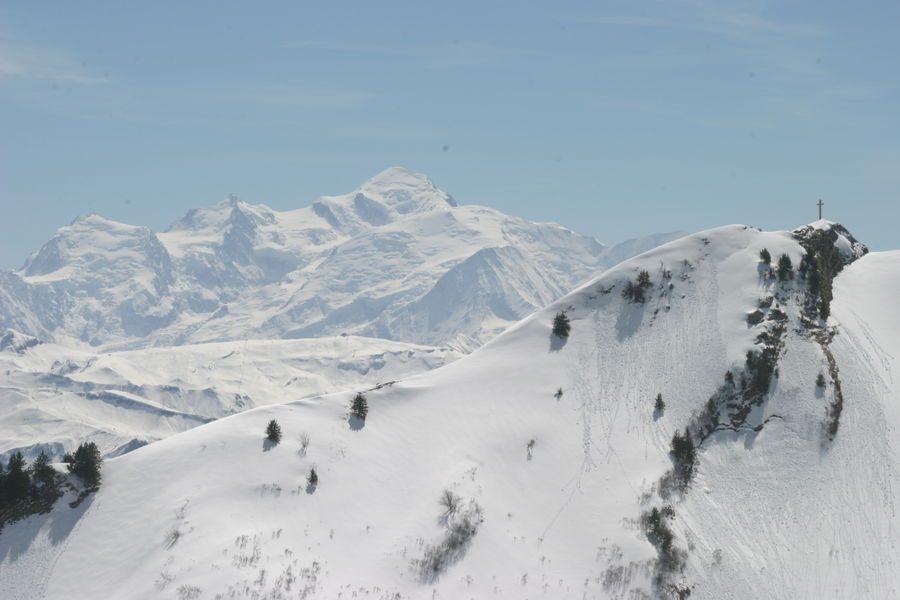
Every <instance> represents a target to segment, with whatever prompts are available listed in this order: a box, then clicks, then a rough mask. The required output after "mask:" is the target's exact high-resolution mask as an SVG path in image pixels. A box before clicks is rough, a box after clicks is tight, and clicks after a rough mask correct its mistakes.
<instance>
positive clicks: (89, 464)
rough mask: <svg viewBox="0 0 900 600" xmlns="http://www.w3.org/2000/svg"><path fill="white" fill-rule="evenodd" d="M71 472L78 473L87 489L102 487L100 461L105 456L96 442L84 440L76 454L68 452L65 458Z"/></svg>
mask: <svg viewBox="0 0 900 600" xmlns="http://www.w3.org/2000/svg"><path fill="white" fill-rule="evenodd" d="M63 460H64V461H65V463H66V466H67V468H68V469H69V473H72V474H73V475H77V476H78V478H79V479H81V481H82V482H83V483H84V486H85V489H87V490H94V489H97V488H98V487H100V479H101V477H100V463H102V462H103V458H102V457H101V456H100V450H99V449H98V448H97V444H95V443H94V442H84V443H82V444H81V445H79V446H78V448H77V449H76V450H75V453H74V454H66V456H65V458H64V459H63Z"/></svg>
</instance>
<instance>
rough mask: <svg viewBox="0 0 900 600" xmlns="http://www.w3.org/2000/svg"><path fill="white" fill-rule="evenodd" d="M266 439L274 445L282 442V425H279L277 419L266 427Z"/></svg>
mask: <svg viewBox="0 0 900 600" xmlns="http://www.w3.org/2000/svg"><path fill="white" fill-rule="evenodd" d="M266 439H267V440H269V441H270V442H272V443H273V444H277V443H278V442H280V441H281V425H279V424H278V421H276V420H275V419H272V420H271V421H269V424H268V425H266Z"/></svg>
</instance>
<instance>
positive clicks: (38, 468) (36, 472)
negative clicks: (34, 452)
mask: <svg viewBox="0 0 900 600" xmlns="http://www.w3.org/2000/svg"><path fill="white" fill-rule="evenodd" d="M31 473H32V477H33V479H34V483H35V484H40V485H41V486H42V487H43V486H48V485H53V482H54V481H55V480H56V469H54V468H53V466H52V465H51V464H50V457H48V456H47V455H46V454H45V453H44V452H43V451H42V452H41V453H40V454H39V455H38V457H37V458H36V459H35V460H34V462H33V463H32V465H31Z"/></svg>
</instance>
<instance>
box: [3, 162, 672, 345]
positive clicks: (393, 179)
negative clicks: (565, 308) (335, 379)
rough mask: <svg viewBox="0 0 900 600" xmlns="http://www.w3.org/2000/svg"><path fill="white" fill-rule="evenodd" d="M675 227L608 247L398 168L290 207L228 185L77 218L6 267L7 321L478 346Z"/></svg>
mask: <svg viewBox="0 0 900 600" xmlns="http://www.w3.org/2000/svg"><path fill="white" fill-rule="evenodd" d="M674 237H675V235H674V234H663V235H656V236H649V237H647V238H640V239H638V240H631V241H629V242H625V243H623V244H620V245H618V246H614V247H606V246H603V245H602V244H600V243H598V242H597V241H596V240H594V239H593V238H590V237H585V236H580V235H577V234H575V233H573V232H572V231H570V230H568V229H565V228H563V227H560V226H559V225H555V224H550V223H531V222H528V221H525V220H523V219H519V218H516V217H510V216H507V215H504V214H502V213H500V212H498V211H496V210H493V209H490V208H485V207H481V206H474V205H469V206H459V205H457V203H456V201H455V200H454V199H453V198H451V197H450V196H449V195H448V194H446V193H444V192H443V191H441V190H439V189H437V188H436V187H435V186H434V184H433V183H432V182H431V181H430V180H429V179H428V178H427V177H425V176H424V175H421V174H419V173H414V172H412V171H409V170H407V169H403V168H399V167H397V168H391V169H388V170H386V171H384V172H382V173H380V174H378V175H376V176H375V177H373V178H372V179H370V180H368V181H366V182H365V183H363V184H362V185H361V186H360V187H359V188H357V189H356V190H354V191H353V192H351V193H349V194H346V195H344V196H328V197H323V198H320V199H319V200H317V201H316V202H314V203H313V204H312V205H311V206H308V207H305V208H300V209H296V210H291V211H286V212H279V211H275V210H272V209H270V208H268V207H266V206H263V205H253V204H247V203H245V202H243V201H240V200H237V199H236V198H230V199H228V200H225V201H223V202H221V203H219V204H217V205H215V206H212V207H209V208H201V209H195V210H191V211H190V212H188V213H187V215H185V216H184V217H183V218H182V219H180V220H179V221H178V222H176V223H175V224H174V225H172V226H171V227H170V228H169V229H168V230H167V231H165V232H163V233H154V232H153V231H151V230H150V229H148V228H146V227H135V226H132V225H125V224H122V223H116V222H113V221H110V220H108V219H105V218H103V217H101V216H99V215H87V216H82V217H79V218H78V219H76V220H75V221H74V222H73V223H71V224H70V225H67V226H65V227H62V228H60V229H59V231H58V232H57V234H56V236H55V237H54V238H53V239H52V240H50V241H49V242H47V243H46V244H45V245H44V246H43V247H42V248H41V249H40V250H38V251H37V252H36V253H34V254H33V255H32V256H31V257H30V258H29V259H28V261H27V262H26V263H25V265H24V266H23V267H22V269H21V270H19V271H18V272H16V273H12V272H8V271H4V272H0V328H10V329H14V330H17V331H21V332H24V333H27V334H29V335H33V336H35V337H37V338H40V339H42V340H45V341H55V342H57V343H59V344H63V345H68V346H74V347H81V348H83V349H84V348H88V349H93V350H117V349H134V348H141V347H148V346H170V345H182V344H187V343H198V342H212V341H230V340H239V339H247V338H250V339H279V338H301V337H302V338H307V337H321V336H330V335H340V334H344V333H350V334H358V335H364V336H367V337H381V338H386V339H391V340H395V341H404V342H410V343H416V344H425V345H438V346H444V345H448V344H449V345H453V346H454V347H457V348H459V349H461V350H463V351H469V350H472V349H474V348H476V347H478V346H479V345H480V344H482V343H484V342H485V341H487V340H488V339H490V338H491V337H493V336H494V335H496V334H497V333H499V332H500V331H502V330H503V329H505V328H506V327H508V326H509V325H510V324H512V323H514V322H515V321H517V320H518V319H520V318H522V317H524V316H526V315H527V314H529V313H530V312H532V311H534V310H535V309H537V308H539V307H541V306H544V305H546V304H547V303H549V302H551V301H553V300H555V299H557V298H559V297H560V296H561V295H562V294H563V293H565V292H566V291H567V290H569V289H571V288H572V287H574V286H575V285H578V284H580V283H582V282H583V281H585V280H587V279H588V278H590V277H592V276H594V275H595V274H596V273H597V272H600V271H602V270H603V269H604V268H606V267H608V266H611V265H612V264H615V263H616V262H619V261H620V260H623V259H624V258H628V257H629V256H633V255H635V254H638V253H640V252H643V251H644V250H647V249H649V248H652V247H655V246H657V245H659V244H660V243H663V242H665V241H668V240H671V239H673V238H674ZM456 283H465V286H466V287H465V288H464V289H460V288H458V287H456V286H455V284H456Z"/></svg>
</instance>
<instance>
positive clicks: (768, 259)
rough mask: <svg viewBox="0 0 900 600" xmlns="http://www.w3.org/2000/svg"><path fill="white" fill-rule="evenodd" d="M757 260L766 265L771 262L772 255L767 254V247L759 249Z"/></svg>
mask: <svg viewBox="0 0 900 600" xmlns="http://www.w3.org/2000/svg"><path fill="white" fill-rule="evenodd" d="M759 260H761V261H762V262H764V263H766V264H767V265H771V264H772V255H771V254H769V250H768V248H763V249H762V250H760V251H759Z"/></svg>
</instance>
